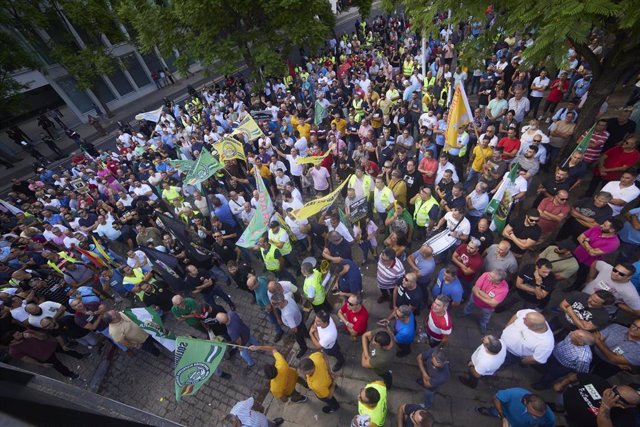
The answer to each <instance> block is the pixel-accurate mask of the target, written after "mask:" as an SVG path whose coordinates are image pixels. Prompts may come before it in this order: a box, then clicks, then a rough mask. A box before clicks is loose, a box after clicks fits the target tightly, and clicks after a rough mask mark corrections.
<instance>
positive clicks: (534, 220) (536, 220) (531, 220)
mask: <svg viewBox="0 0 640 427" xmlns="http://www.w3.org/2000/svg"><path fill="white" fill-rule="evenodd" d="M538 221H540V218H538V219H532V218H529V222H533V223H534V224H535V223H536V222H538Z"/></svg>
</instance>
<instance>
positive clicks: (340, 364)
mask: <svg viewBox="0 0 640 427" xmlns="http://www.w3.org/2000/svg"><path fill="white" fill-rule="evenodd" d="M343 366H344V362H336V364H335V365H333V368H331V370H332V371H333V372H338V371H339V370H340V369H342V367H343Z"/></svg>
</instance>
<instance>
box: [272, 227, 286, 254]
mask: <svg viewBox="0 0 640 427" xmlns="http://www.w3.org/2000/svg"><path fill="white" fill-rule="evenodd" d="M283 234H287V232H286V231H285V230H283V229H282V227H280V231H278V234H274V233H273V231H271V230H269V241H270V242H271V244H272V245H273V246H275V245H274V244H273V242H280V241H281V240H280V239H281V238H282V235H283ZM280 253H281V254H282V255H289V254H290V253H291V241H290V240H289V239H288V238H287V240H286V241H285V242H284V245H283V246H282V248H280Z"/></svg>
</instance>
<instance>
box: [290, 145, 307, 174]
mask: <svg viewBox="0 0 640 427" xmlns="http://www.w3.org/2000/svg"><path fill="white" fill-rule="evenodd" d="M293 146H294V147H296V149H297V150H298V154H299V155H300V156H302V157H306V155H307V148H308V144H307V138H306V137H304V136H303V137H302V138H300V139H299V140H297V141H296V143H295V144H293ZM291 173H293V171H292V172H291Z"/></svg>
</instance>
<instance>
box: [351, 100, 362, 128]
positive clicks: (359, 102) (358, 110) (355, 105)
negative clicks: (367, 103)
mask: <svg viewBox="0 0 640 427" xmlns="http://www.w3.org/2000/svg"><path fill="white" fill-rule="evenodd" d="M363 102H364V101H363V100H362V99H354V100H353V109H354V110H356V115H355V119H356V122H359V121H360V119H361V118H362V116H363V115H364V109H363V108H362V103H363Z"/></svg>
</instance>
